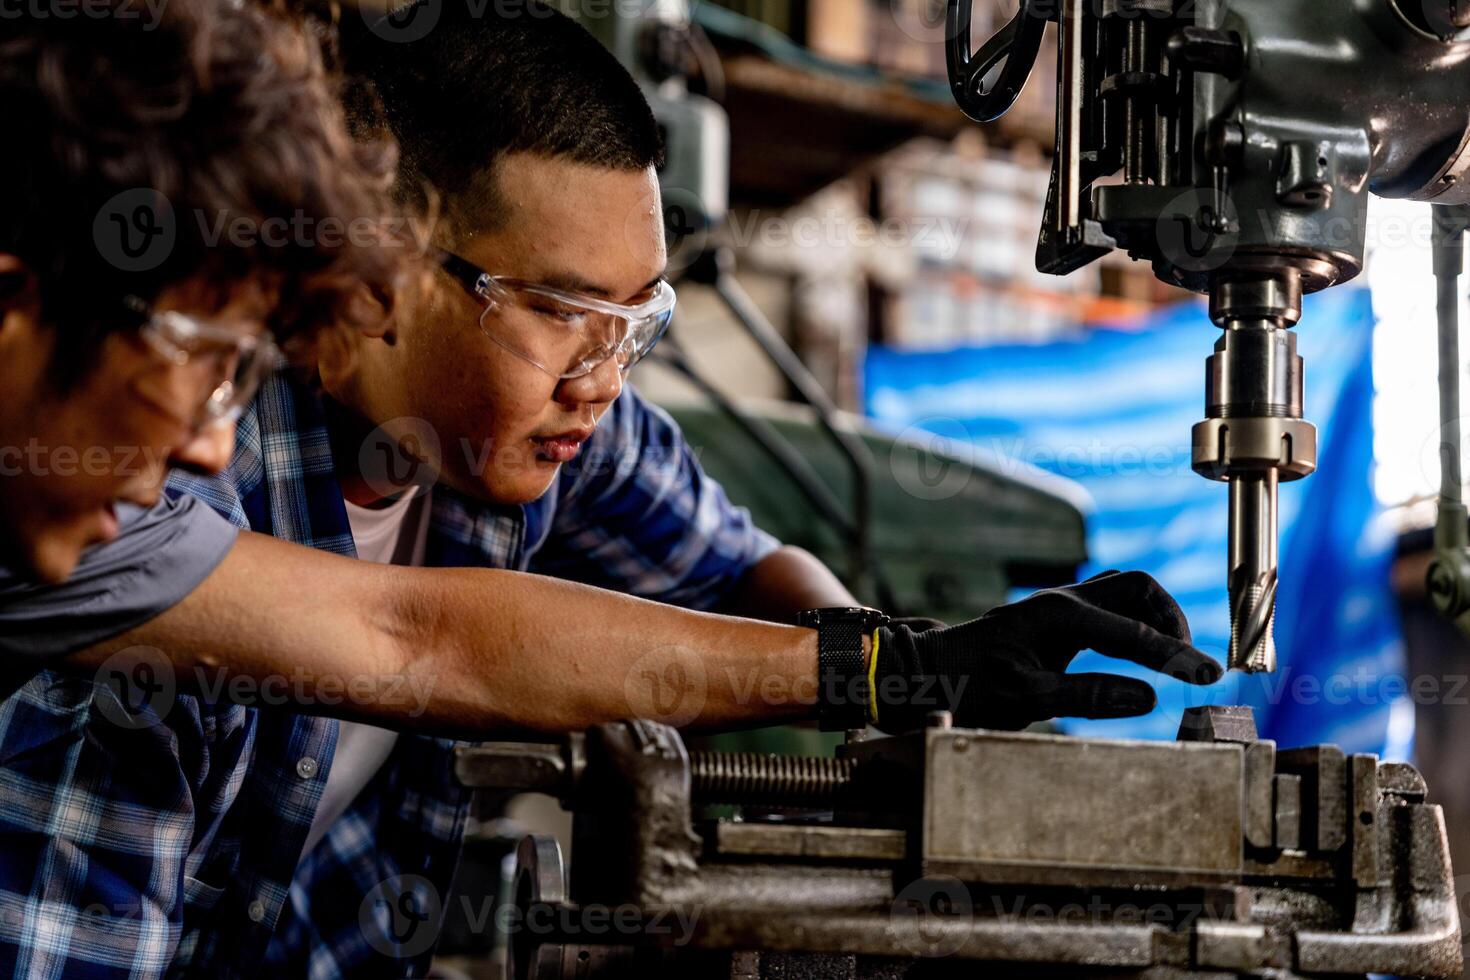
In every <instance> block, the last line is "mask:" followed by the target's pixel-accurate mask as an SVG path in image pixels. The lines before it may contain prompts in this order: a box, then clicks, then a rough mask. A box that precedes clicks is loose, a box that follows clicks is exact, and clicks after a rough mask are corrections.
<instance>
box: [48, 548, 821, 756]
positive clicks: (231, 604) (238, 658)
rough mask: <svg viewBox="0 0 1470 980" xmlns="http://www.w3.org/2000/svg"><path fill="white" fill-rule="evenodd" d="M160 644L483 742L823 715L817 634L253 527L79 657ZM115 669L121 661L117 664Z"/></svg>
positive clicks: (178, 667) (186, 657)
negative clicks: (198, 577)
mask: <svg viewBox="0 0 1470 980" xmlns="http://www.w3.org/2000/svg"><path fill="white" fill-rule="evenodd" d="M139 645H143V646H147V647H151V648H154V649H156V651H157V652H156V653H153V654H149V656H151V657H153V658H155V659H156V658H159V657H161V658H163V659H164V660H166V661H167V664H168V668H169V669H171V670H172V672H173V674H174V676H175V678H176V680H177V682H178V685H179V687H180V689H182V690H186V691H197V692H200V693H204V694H206V695H209V696H213V697H222V698H235V699H238V700H246V701H251V700H252V699H253V700H254V701H255V702H256V703H259V702H260V701H262V700H263V699H264V698H265V697H267V696H268V697H270V698H273V699H274V702H273V703H280V702H281V701H282V700H283V699H284V700H286V701H288V702H289V703H285V704H283V705H282V706H283V707H286V708H287V709H288V710H291V709H294V710H299V711H302V712H306V713H313V714H324V715H330V716H334V717H340V718H347V719H351V720H363V721H372V722H375V723H378V724H382V725H386V726H388V727H394V728H400V729H406V730H422V731H433V732H438V733H450V734H468V735H479V736H484V735H487V734H493V733H498V732H509V731H517V730H527V729H530V730H535V731H560V730H567V729H575V728H581V727H585V726H587V725H592V724H596V723H599V722H604V721H612V720H616V719H619V718H627V717H634V716H637V717H648V718H654V719H656V720H663V721H668V722H670V723H672V724H677V725H680V726H686V725H687V726H696V727H718V726H724V725H735V724H752V723H759V722H775V721H778V720H782V719H788V718H799V717H804V716H809V715H810V714H811V713H812V711H813V708H812V707H811V706H812V705H813V704H814V703H815V700H816V694H817V688H816V634H815V633H814V632H812V631H809V630H802V629H797V628H795V627H787V626H774V625H770V624H766V623H759V622H754V621H751V620H744V619H735V618H731V617H724V616H714V615H708V614H701V613H693V612H688V611H684V610H680V609H676V608H673V607H670V606H663V605H659V604H656V603H652V602H646V601H642V600H638V599H634V598H631V597H628V596H624V595H619V594H616V593H612V592H606V591H603V590H598V589H592V588H588V587H585V586H579V585H575V584H572V583H567V582H561V581H557V580H554V579H547V578H542V577H539V576H532V575H527V574H523V573H518V572H504V571H495V570H488V569H407V568H393V567H389V566H382V565H375V564H371V563H368V562H361V561H354V560H352V559H348V558H342V557H339V556H334V555H328V554H324V553H322V552H319V551H315V550H313V549H310V548H304V547H300V546H297V545H291V544H287V543H285V542H281V541H276V540H274V539H271V538H267V537H263V536H261V535H255V534H243V535H241V538H240V540H239V542H238V543H237V544H236V546H235V548H234V550H233V551H232V552H231V553H230V555H229V556H228V557H227V558H226V559H225V561H224V563H223V564H222V565H221V566H220V567H219V568H218V569H217V570H216V571H215V573H214V574H213V575H211V576H210V577H209V579H207V580H206V581H205V582H204V584H203V585H201V586H200V587H199V588H198V589H196V590H195V591H194V592H193V593H192V594H191V595H190V596H189V597H188V598H186V599H185V600H184V602H182V603H180V604H179V605H178V606H175V607H174V608H173V609H170V610H169V611H167V612H165V613H164V614H162V615H161V616H159V617H157V618H156V619H154V620H152V621H151V622H149V623H146V624H144V625H142V626H140V627H137V628H135V629H133V630H130V631H129V632H128V633H126V634H124V635H121V636H119V637H116V638H114V639H113V640H111V641H109V642H108V643H105V644H101V645H99V646H97V647H95V648H93V649H91V650H88V651H85V652H83V653H82V654H80V655H78V656H77V657H75V658H73V661H74V663H76V664H78V665H79V666H90V667H96V666H97V665H99V664H101V663H103V662H104V661H108V658H109V657H112V656H114V655H115V654H117V653H118V652H119V651H122V650H125V649H127V648H133V647H137V646H139ZM111 664H112V665H113V666H116V665H117V662H116V661H112V662H111Z"/></svg>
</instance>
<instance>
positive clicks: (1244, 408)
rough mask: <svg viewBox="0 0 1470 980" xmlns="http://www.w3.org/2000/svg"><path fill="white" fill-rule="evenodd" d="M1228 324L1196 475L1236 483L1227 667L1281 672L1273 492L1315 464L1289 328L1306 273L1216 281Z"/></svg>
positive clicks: (1217, 300)
mask: <svg viewBox="0 0 1470 980" xmlns="http://www.w3.org/2000/svg"><path fill="white" fill-rule="evenodd" d="M1211 300H1212V302H1211V313H1212V316H1213V317H1214V319H1215V322H1216V323H1217V324H1218V325H1219V326H1220V327H1221V328H1222V329H1223V332H1222V334H1221V337H1220V340H1219V341H1218V342H1217V343H1216V344H1215V353H1214V354H1213V355H1212V356H1211V357H1210V358H1209V361H1208V363H1207V370H1206V393H1205V414H1206V416H1207V418H1206V419H1205V420H1204V421H1203V422H1201V423H1199V425H1197V426H1195V429H1194V468H1195V470H1196V472H1198V473H1200V474H1201V475H1203V476H1206V477H1209V478H1210V479H1214V480H1224V481H1226V482H1228V483H1229V485H1230V548H1229V551H1230V558H1229V569H1228V578H1227V582H1228V584H1229V589H1230V667H1231V668H1232V669H1236V670H1244V671H1249V672H1261V671H1273V670H1275V669H1276V641H1275V638H1274V636H1273V629H1274V625H1275V621H1276V585H1277V569H1276V564H1277V555H1276V541H1277V511H1276V489H1277V485H1278V484H1279V483H1281V482H1284V481H1288V480H1296V479H1300V478H1301V477H1304V476H1306V475H1307V474H1309V473H1311V472H1312V471H1313V470H1315V469H1316V467H1317V430H1316V428H1315V427H1314V426H1313V425H1312V424H1311V423H1310V422H1306V421H1304V420H1303V419H1302V359H1301V357H1299V356H1298V355H1297V352H1296V335H1295V334H1294V333H1292V332H1291V329H1290V327H1291V325H1292V324H1294V323H1295V322H1296V320H1297V318H1298V317H1299V316H1300V313H1301V291H1300V285H1299V279H1298V278H1297V277H1295V276H1292V275H1286V276H1284V277H1282V276H1279V275H1277V276H1263V277H1259V278H1252V279H1245V280H1235V281H1229V282H1224V283H1220V284H1217V287H1216V289H1215V292H1214V294H1213V295H1212V297H1211Z"/></svg>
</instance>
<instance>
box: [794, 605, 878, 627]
mask: <svg viewBox="0 0 1470 980" xmlns="http://www.w3.org/2000/svg"><path fill="white" fill-rule="evenodd" d="M844 621H849V622H852V621H855V622H859V623H873V624H876V625H881V624H883V623H886V622H888V616H887V614H886V613H883V612H880V611H879V610H877V609H873V608H871V607H869V606H829V607H827V608H825V609H808V610H806V611H804V612H802V613H800V614H798V615H797V617H796V625H798V626H807V627H812V628H815V627H817V626H820V625H821V624H822V623H840V622H844Z"/></svg>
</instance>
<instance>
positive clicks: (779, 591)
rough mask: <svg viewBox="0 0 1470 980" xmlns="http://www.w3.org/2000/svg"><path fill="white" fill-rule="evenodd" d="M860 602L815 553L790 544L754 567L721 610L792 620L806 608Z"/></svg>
mask: <svg viewBox="0 0 1470 980" xmlns="http://www.w3.org/2000/svg"><path fill="white" fill-rule="evenodd" d="M860 605H862V603H860V602H859V601H858V600H857V599H856V598H854V597H853V594H852V593H851V592H849V591H848V589H847V586H845V585H843V584H842V581H841V580H840V579H838V578H837V576H836V575H835V574H834V573H833V572H832V570H831V569H830V568H828V567H827V566H826V565H824V564H822V562H821V561H820V560H818V559H817V557H816V556H815V555H813V554H811V553H810V552H808V551H805V550H803V549H801V548H796V547H792V546H790V545H787V546H786V547H784V548H782V549H781V550H780V551H776V552H773V553H772V554H770V555H768V556H767V557H766V558H765V559H764V560H762V561H761V562H760V563H758V564H757V565H756V566H755V567H754V568H752V569H751V570H750V572H749V574H747V575H746V577H745V580H744V581H743V582H741V583H740V586H739V587H738V588H737V589H736V590H735V591H734V593H733V594H732V595H731V596H730V597H729V598H728V599H727V600H726V601H725V602H724V603H722V604H721V606H720V611H721V612H725V613H729V614H731V615H735V616H750V617H752V618H754V619H764V620H768V621H770V622H779V623H790V622H793V621H794V620H795V619H796V614H797V613H799V612H801V611H802V610H804V609H822V608H827V607H832V606H860Z"/></svg>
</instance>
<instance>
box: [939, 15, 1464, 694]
mask: <svg viewBox="0 0 1470 980" xmlns="http://www.w3.org/2000/svg"><path fill="white" fill-rule="evenodd" d="M972 7H973V0H949V25H950V27H951V30H953V31H959V32H960V35H959V36H951V37H950V39H949V44H950V48H951V57H950V65H951V83H952V85H953V87H954V88H955V90H956V97H957V99H958V101H959V103H960V106H961V107H962V108H963V109H964V110H965V111H966V112H968V113H970V114H971V115H972V116H974V117H975V118H977V119H982V120H983V119H987V118H993V115H992V113H993V112H994V111H995V110H1000V111H1004V108H1006V107H1008V106H1009V104H1010V103H1011V102H1014V95H1012V94H1009V93H1008V91H1007V90H1006V89H1005V85H1004V79H1005V78H1007V77H1014V73H1013V72H1012V69H1013V68H1015V67H1016V65H1015V60H1016V58H1017V57H1018V56H1020V55H1024V53H1025V52H1024V49H1023V48H1022V47H1021V46H1020V44H1019V41H1018V39H1019V38H1021V37H1023V36H1029V35H1028V34H1027V30H1026V26H1025V25H1024V24H1020V25H1018V24H1017V23H1015V22H1012V23H1011V24H1010V25H1008V26H1007V27H1006V28H1005V30H1004V31H1002V32H1001V33H1000V34H999V35H997V37H996V38H995V39H993V40H992V42H991V43H990V44H987V45H984V46H982V48H981V52H980V53H979V54H977V55H975V56H974V57H973V58H970V59H968V60H967V59H966V58H964V57H963V55H964V54H966V53H967V52H968V49H969V46H970V39H969V37H968V27H969V25H970V24H971V22H972ZM1048 7H1049V8H1051V9H1052V10H1054V11H1056V12H1057V14H1058V17H1057V20H1058V36H1059V44H1058V52H1057V56H1058V95H1057V153H1056V157H1055V161H1054V164H1053V171H1052V180H1051V190H1050V193H1049V195H1048V200H1047V206H1046V214H1045V215H1044V218H1043V222H1042V228H1041V234H1040V239H1039V244H1038V248H1037V266H1038V268H1040V269H1041V270H1042V271H1044V272H1050V273H1054V274H1058V275H1065V274H1066V273H1069V272H1071V271H1073V270H1075V269H1077V268H1080V267H1082V266H1083V265H1086V264H1088V263H1090V262H1093V261H1095V260H1096V259H1098V258H1100V257H1101V256H1103V255H1105V254H1107V253H1108V252H1109V251H1111V250H1113V249H1115V248H1122V249H1125V250H1126V251H1127V252H1128V253H1129V255H1130V256H1132V257H1133V258H1135V259H1140V260H1145V261H1148V262H1151V263H1152V264H1153V267H1154V271H1155V273H1156V274H1157V276H1158V277H1159V278H1160V279H1162V280H1163V281H1165V282H1168V283H1171V284H1174V285H1177V286H1181V287H1184V288H1186V289H1191V290H1194V291H1196V292H1201V293H1207V294H1209V296H1210V312H1211V316H1212V318H1213V319H1214V321H1215V323H1216V325H1217V326H1219V327H1220V328H1221V334H1220V337H1219V340H1218V341H1217V343H1216V344H1215V350H1214V354H1213V356H1211V357H1210V358H1209V360H1208V364H1207V370H1206V398H1205V415H1206V418H1205V420H1204V421H1203V422H1201V423H1200V424H1199V425H1198V426H1196V427H1195V430H1194V438H1193V453H1194V468H1195V470H1196V471H1197V472H1199V473H1200V474H1201V475H1203V476H1205V477H1207V478H1210V479H1215V480H1221V481H1223V482H1226V483H1227V484H1229V488H1230V547H1229V554H1230V559H1229V568H1228V570H1227V574H1228V583H1229V589H1230V609H1231V624H1232V629H1231V644H1230V665H1231V666H1232V667H1234V668H1238V669H1242V670H1247V671H1269V670H1274V669H1275V659H1276V658H1275V649H1274V643H1273V641H1272V637H1271V624H1272V622H1273V620H1274V612H1275V596H1276V582H1277V570H1276V537H1277V534H1276V492H1277V486H1278V485H1279V484H1280V483H1282V482H1285V481H1288V480H1295V479H1300V478H1302V477H1304V476H1307V475H1308V474H1310V473H1311V472H1312V471H1313V470H1314V469H1315V468H1316V452H1317V433H1316V429H1315V428H1314V427H1313V426H1312V425H1311V423H1309V422H1307V421H1306V420H1305V419H1303V417H1302V371H1303V368H1302V360H1301V358H1300V357H1298V356H1297V353H1296V338H1295V335H1294V333H1293V330H1292V328H1293V327H1295V325H1296V324H1297V322H1298V320H1299V319H1300V317H1301V300H1302V296H1303V295H1304V294H1306V293H1311V292H1315V291H1317V290H1320V289H1325V288H1328V287H1330V286H1333V285H1336V284H1338V283H1342V282H1346V281H1347V280H1349V279H1352V278H1353V277H1355V276H1356V275H1357V274H1358V273H1359V272H1360V271H1361V270H1362V266H1363V257H1364V253H1365V251H1366V245H1365V236H1366V226H1367V198H1368V195H1369V194H1370V193H1377V194H1380V195H1382V196H1385V197H1400V198H1409V199H1412V200H1420V201H1430V202H1433V203H1435V204H1437V205H1456V206H1458V205H1465V204H1467V203H1470V106H1467V103H1466V99H1465V95H1464V93H1465V92H1467V91H1470V0H1455V2H1444V3H1439V2H1435V3H1419V2H1416V0H1314V2H1312V3H1281V2H1280V0H1054V2H1052V3H1050V4H1048ZM1018 17H1019V18H1026V17H1030V18H1031V19H1032V20H1033V21H1036V22H1037V23H1036V24H1033V25H1032V27H1031V33H1033V34H1034V33H1035V32H1036V31H1037V30H1039V29H1042V28H1044V24H1041V23H1040V21H1041V20H1042V19H1043V18H1042V15H1041V11H1040V8H1039V6H1037V5H1033V4H1030V3H1028V4H1024V5H1023V6H1022V8H1021V11H1020V14H1019V15H1018ZM1007 47H1009V49H1010V50H1011V60H1010V62H1008V64H1007V65H1006V68H1005V69H1004V70H1003V71H1002V82H1001V83H999V84H997V85H996V86H995V87H994V88H993V89H992V90H991V91H990V93H989V94H988V95H983V94H980V93H979V91H978V89H977V84H976V78H977V76H981V75H983V74H984V73H985V71H987V70H993V69H994V65H993V64H989V63H988V62H987V61H986V60H985V59H986V58H987V57H989V58H990V59H991V61H997V60H998V55H997V54H996V52H997V51H999V50H1002V49H1005V48H1007ZM1104 178H1117V179H1115V180H1111V181H1109V182H1107V183H1104ZM1450 503H1451V504H1452V505H1453V503H1454V500H1453V499H1452V500H1451V501H1450ZM1463 536H1464V532H1463V529H1462V531H1461V537H1462V538H1463ZM1467 564H1470V563H1467ZM1466 580H1467V581H1470V571H1467V575H1466ZM1458 594H1462V595H1466V596H1467V597H1470V588H1466V589H1463V590H1461V592H1460V593H1458ZM1466 602H1467V604H1470V598H1467V600H1466ZM1462 611H1463V610H1462ZM1467 625H1470V621H1467Z"/></svg>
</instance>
